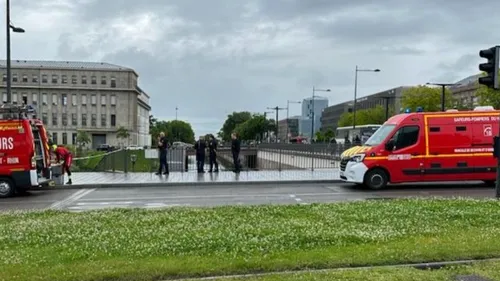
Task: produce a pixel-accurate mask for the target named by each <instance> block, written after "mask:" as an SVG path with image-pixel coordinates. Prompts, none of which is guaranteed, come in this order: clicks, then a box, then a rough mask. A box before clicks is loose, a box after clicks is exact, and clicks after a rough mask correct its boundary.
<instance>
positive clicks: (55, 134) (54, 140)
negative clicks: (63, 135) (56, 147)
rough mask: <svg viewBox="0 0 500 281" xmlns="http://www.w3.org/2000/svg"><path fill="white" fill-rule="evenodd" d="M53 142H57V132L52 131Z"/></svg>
mask: <svg viewBox="0 0 500 281" xmlns="http://www.w3.org/2000/svg"><path fill="white" fill-rule="evenodd" d="M52 142H53V143H56V144H57V133H52Z"/></svg>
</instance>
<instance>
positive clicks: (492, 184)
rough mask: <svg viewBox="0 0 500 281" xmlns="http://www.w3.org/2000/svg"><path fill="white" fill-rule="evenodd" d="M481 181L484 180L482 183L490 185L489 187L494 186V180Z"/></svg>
mask: <svg viewBox="0 0 500 281" xmlns="http://www.w3.org/2000/svg"><path fill="white" fill-rule="evenodd" d="M483 182H484V184H485V185H486V186H490V187H493V186H495V181H490V180H488V181H483Z"/></svg>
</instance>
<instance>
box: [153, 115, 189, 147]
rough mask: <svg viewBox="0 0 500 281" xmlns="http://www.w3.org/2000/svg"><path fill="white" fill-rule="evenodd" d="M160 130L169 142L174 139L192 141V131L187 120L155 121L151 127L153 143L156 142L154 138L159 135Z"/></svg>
mask: <svg viewBox="0 0 500 281" xmlns="http://www.w3.org/2000/svg"><path fill="white" fill-rule="evenodd" d="M161 132H164V133H165V135H166V139H167V141H168V142H169V143H172V142H175V141H181V142H185V143H194V131H193V128H192V127H191V124H189V123H188V122H184V121H181V120H172V121H157V122H156V123H155V125H154V126H153V127H152V128H151V137H152V141H153V144H155V143H156V140H157V139H158V137H159V136H160V133H161Z"/></svg>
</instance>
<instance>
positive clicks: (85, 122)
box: [82, 113, 87, 127]
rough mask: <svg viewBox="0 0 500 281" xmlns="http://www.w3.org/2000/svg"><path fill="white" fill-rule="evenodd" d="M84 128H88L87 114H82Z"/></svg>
mask: <svg viewBox="0 0 500 281" xmlns="http://www.w3.org/2000/svg"><path fill="white" fill-rule="evenodd" d="M82 127H87V114H85V113H83V114H82Z"/></svg>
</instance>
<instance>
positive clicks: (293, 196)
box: [290, 194, 302, 203]
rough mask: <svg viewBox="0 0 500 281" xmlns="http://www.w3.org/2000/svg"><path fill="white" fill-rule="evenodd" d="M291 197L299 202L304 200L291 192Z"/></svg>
mask: <svg viewBox="0 0 500 281" xmlns="http://www.w3.org/2000/svg"><path fill="white" fill-rule="evenodd" d="M290 198H292V199H294V200H295V201H297V203H300V202H302V199H300V198H298V197H297V196H296V195H295V194H290Z"/></svg>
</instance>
